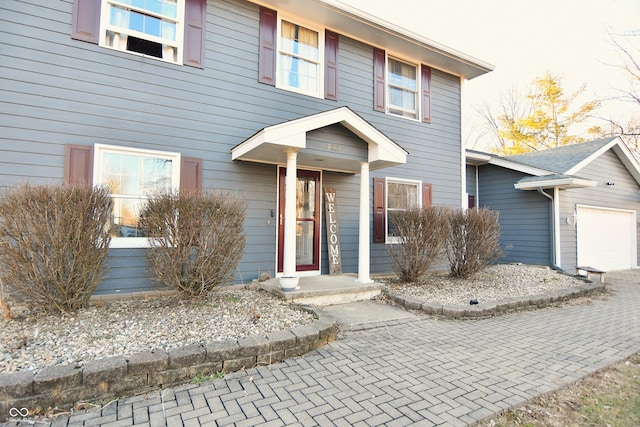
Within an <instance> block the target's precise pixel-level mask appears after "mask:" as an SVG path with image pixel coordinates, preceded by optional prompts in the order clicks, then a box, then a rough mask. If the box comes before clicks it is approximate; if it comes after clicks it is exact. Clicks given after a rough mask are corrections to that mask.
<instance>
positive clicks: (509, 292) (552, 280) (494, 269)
mask: <svg viewBox="0 0 640 427" xmlns="http://www.w3.org/2000/svg"><path fill="white" fill-rule="evenodd" d="M584 283H585V282H584V281H583V280H581V279H578V278H576V277H574V276H569V275H567V274H563V273H559V272H557V271H555V270H551V269H550V268H548V267H540V266H531V265H520V264H501V265H492V266H490V267H488V268H487V269H485V270H483V271H481V272H480V273H478V274H476V275H475V276H473V277H472V278H470V279H468V280H463V279H453V278H451V277H449V276H448V275H447V273H444V272H443V273H431V274H428V275H426V276H425V277H424V278H423V279H422V280H421V281H420V282H416V283H410V284H398V283H393V282H390V283H388V288H389V289H390V290H391V291H393V292H394V293H396V294H400V295H403V296H407V297H411V298H415V299H417V300H420V301H424V302H430V303H436V304H442V305H447V306H469V302H470V300H471V299H477V300H478V303H485V302H495V301H502V300H505V299H508V298H518V297H526V296H532V295H542V294H546V293H549V292H553V291H556V290H560V289H567V288H572V287H574V286H580V285H584Z"/></svg>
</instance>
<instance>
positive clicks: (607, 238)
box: [466, 138, 640, 273]
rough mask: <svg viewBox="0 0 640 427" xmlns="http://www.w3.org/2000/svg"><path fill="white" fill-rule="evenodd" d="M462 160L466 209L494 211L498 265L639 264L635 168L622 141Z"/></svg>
mask: <svg viewBox="0 0 640 427" xmlns="http://www.w3.org/2000/svg"><path fill="white" fill-rule="evenodd" d="M466 158H467V193H468V195H469V204H470V207H475V206H478V207H486V208H489V209H492V210H496V211H498V212H499V214H500V219H499V221H500V228H501V233H502V235H501V246H502V249H503V251H504V253H505V254H504V257H503V261H505V262H523V263H527V264H540V265H549V266H552V267H556V268H559V269H562V270H565V271H567V272H570V273H574V272H575V268H576V267H577V266H580V267H592V268H595V269H599V270H603V271H609V270H621V269H629V268H637V267H638V254H639V251H638V226H639V224H638V220H639V218H638V212H639V211H640V166H639V165H638V162H637V161H636V159H635V158H634V157H633V155H632V154H631V152H630V151H629V149H628V148H627V146H626V145H625V144H624V142H623V141H622V140H621V139H620V138H608V139H601V140H597V141H591V142H585V143H581V144H575V145H567V146H563V147H558V148H553V149H548V150H544V151H537V152H533V153H526V154H518V155H512V156H507V157H500V156H495V155H492V154H488V153H482V152H478V151H473V150H467V154H466ZM471 205H472V206H471Z"/></svg>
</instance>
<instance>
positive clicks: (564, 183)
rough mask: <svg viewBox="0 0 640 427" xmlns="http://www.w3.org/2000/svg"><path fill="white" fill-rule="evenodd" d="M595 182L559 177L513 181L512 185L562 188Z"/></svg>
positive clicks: (522, 188) (589, 184)
mask: <svg viewBox="0 0 640 427" xmlns="http://www.w3.org/2000/svg"><path fill="white" fill-rule="evenodd" d="M597 184H598V183H597V182H596V181H591V180H588V179H582V178H559V179H548V180H545V181H530V182H521V183H515V184H514V185H513V187H514V188H515V189H516V190H537V189H538V188H556V187H564V188H569V187H570V188H584V187H595V186H596V185H597Z"/></svg>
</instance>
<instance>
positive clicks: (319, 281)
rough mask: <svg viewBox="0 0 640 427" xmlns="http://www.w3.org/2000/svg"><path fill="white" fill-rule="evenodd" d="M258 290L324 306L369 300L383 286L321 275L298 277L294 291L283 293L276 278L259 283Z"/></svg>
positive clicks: (285, 298) (297, 301) (293, 300)
mask: <svg viewBox="0 0 640 427" xmlns="http://www.w3.org/2000/svg"><path fill="white" fill-rule="evenodd" d="M260 288H261V289H263V290H265V291H267V292H271V293H272V294H274V295H277V296H279V297H280V298H282V299H284V300H286V301H290V302H295V303H298V304H308V305H319V306H325V305H333V304H345V303H349V302H354V301H364V300H370V299H371V298H373V297H375V296H378V295H380V294H381V293H382V288H384V285H383V284H381V283H375V282H372V283H360V282H358V281H357V280H356V278H355V277H353V276H349V275H341V276H328V275H322V276H310V277H300V281H299V285H298V288H297V289H296V290H294V291H287V292H285V291H283V290H282V289H281V288H280V284H279V282H278V279H277V278H275V279H270V280H267V281H265V282H262V283H260Z"/></svg>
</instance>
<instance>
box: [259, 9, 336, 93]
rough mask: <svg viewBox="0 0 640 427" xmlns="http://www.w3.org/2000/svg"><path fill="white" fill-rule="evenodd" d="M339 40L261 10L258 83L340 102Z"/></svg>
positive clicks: (328, 31) (276, 14)
mask: <svg viewBox="0 0 640 427" xmlns="http://www.w3.org/2000/svg"><path fill="white" fill-rule="evenodd" d="M339 39H340V38H339V35H338V34H337V33H334V32H333V31H331V30H328V29H318V28H312V27H308V26H305V25H301V24H300V23H298V22H295V21H294V20H290V19H288V18H281V17H280V16H278V12H277V11H275V10H273V9H268V8H266V7H264V6H261V7H260V40H259V43H260V55H259V62H258V81H259V82H260V83H264V84H268V85H271V86H276V87H278V88H281V89H286V90H290V91H293V92H298V93H303V94H305V95H311V96H315V97H318V98H324V99H330V100H333V101H337V100H338V45H339Z"/></svg>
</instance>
